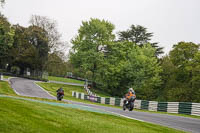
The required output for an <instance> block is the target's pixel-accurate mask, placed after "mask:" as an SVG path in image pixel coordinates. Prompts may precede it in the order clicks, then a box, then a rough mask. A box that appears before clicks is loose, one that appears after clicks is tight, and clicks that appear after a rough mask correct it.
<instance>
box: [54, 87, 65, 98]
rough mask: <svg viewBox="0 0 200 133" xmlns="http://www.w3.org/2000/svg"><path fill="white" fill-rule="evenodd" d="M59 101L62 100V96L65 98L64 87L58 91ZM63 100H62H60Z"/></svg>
mask: <svg viewBox="0 0 200 133" xmlns="http://www.w3.org/2000/svg"><path fill="white" fill-rule="evenodd" d="M56 92H57V99H58V100H59V99H60V97H61V96H62V97H63V96H64V90H63V88H62V87H60V88H59V89H58V90H57V91H56ZM60 100H61V99H60Z"/></svg>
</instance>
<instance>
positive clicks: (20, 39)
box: [9, 25, 49, 74]
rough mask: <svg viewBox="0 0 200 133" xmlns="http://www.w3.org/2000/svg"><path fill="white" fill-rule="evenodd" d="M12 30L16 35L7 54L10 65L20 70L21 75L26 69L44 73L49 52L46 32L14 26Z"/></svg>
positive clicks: (34, 27)
mask: <svg viewBox="0 0 200 133" xmlns="http://www.w3.org/2000/svg"><path fill="white" fill-rule="evenodd" d="M13 28H14V29H15V31H16V34H15V36H14V43H13V47H12V49H11V50H10V52H9V55H10V57H11V60H12V62H11V64H12V65H15V66H18V67H19V68H20V74H23V73H24V70H25V69H26V68H30V69H31V71H33V70H36V71H44V70H45V69H46V64H47V59H48V51H49V48H48V39H47V36H46V31H44V30H43V29H41V28H40V27H37V26H29V27H28V28H25V27H22V26H19V25H14V26H13Z"/></svg>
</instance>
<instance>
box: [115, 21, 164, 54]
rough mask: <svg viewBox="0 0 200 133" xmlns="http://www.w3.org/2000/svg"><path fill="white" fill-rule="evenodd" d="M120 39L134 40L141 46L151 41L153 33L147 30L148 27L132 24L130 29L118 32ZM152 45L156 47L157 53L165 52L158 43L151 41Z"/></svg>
mask: <svg viewBox="0 0 200 133" xmlns="http://www.w3.org/2000/svg"><path fill="white" fill-rule="evenodd" d="M118 35H119V41H128V42H133V43H134V44H137V45H139V46H141V47H142V46H143V45H144V44H147V43H150V40H151V37H152V36H153V33H151V32H147V28H145V27H143V26H140V25H136V26H135V25H131V27H130V29H128V30H126V31H120V32H119V33H118ZM151 45H152V47H154V48H156V53H155V55H156V56H158V55H160V54H163V53H164V52H163V48H162V47H159V46H158V43H155V42H154V43H151Z"/></svg>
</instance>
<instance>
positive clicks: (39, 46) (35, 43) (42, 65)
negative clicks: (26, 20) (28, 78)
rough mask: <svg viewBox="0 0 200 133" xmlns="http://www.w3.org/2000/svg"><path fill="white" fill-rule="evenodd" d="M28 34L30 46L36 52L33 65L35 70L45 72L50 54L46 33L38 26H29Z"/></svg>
mask: <svg viewBox="0 0 200 133" xmlns="http://www.w3.org/2000/svg"><path fill="white" fill-rule="evenodd" d="M26 34H27V39H28V42H29V44H30V45H31V46H32V47H33V49H34V51H35V54H34V58H33V62H32V63H33V64H32V65H33V67H34V69H35V70H39V71H44V70H45V69H46V63H47V60H48V52H49V47H48V36H47V34H46V31H45V30H44V29H41V28H40V27H38V26H29V27H28V29H27V30H26Z"/></svg>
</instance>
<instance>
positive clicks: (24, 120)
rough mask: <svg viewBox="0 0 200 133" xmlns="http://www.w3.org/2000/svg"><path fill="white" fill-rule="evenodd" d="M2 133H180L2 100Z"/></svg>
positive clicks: (0, 99)
mask: <svg viewBox="0 0 200 133" xmlns="http://www.w3.org/2000/svg"><path fill="white" fill-rule="evenodd" d="M0 101H1V104H0V118H1V119H0V132H4V133H19V132H20V133H27V132H29V133H35V132H41V133H55V132H56V133H61V132H69V133H122V132H130V133H132V132H134V133H141V132H143V133H145V132H146V133H155V132H161V133H171V132H173V133H181V132H182V131H177V130H174V129H171V128H167V127H163V126H159V125H154V124H150V123H145V122H140V121H136V120H131V119H126V118H122V117H118V116H113V115H105V114H100V113H94V112H88V111H82V110H78V109H72V108H64V107H57V106H52V105H47V104H43V103H35V102H31V101H25V100H19V99H12V98H0Z"/></svg>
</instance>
